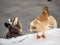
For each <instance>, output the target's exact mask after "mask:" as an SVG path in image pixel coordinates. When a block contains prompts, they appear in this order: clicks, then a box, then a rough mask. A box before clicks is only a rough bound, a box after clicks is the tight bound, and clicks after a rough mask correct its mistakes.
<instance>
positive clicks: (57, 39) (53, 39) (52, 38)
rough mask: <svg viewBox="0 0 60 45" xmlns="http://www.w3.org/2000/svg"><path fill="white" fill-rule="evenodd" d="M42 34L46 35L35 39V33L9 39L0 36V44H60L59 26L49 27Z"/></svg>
mask: <svg viewBox="0 0 60 45" xmlns="http://www.w3.org/2000/svg"><path fill="white" fill-rule="evenodd" d="M39 34H42V32H39ZM44 34H45V36H46V38H45V39H43V38H41V39H36V33H35V34H28V35H24V36H19V37H16V38H11V39H4V38H0V45H60V29H59V28H54V29H50V30H49V31H46V32H44ZM22 39H23V40H22Z"/></svg>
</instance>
